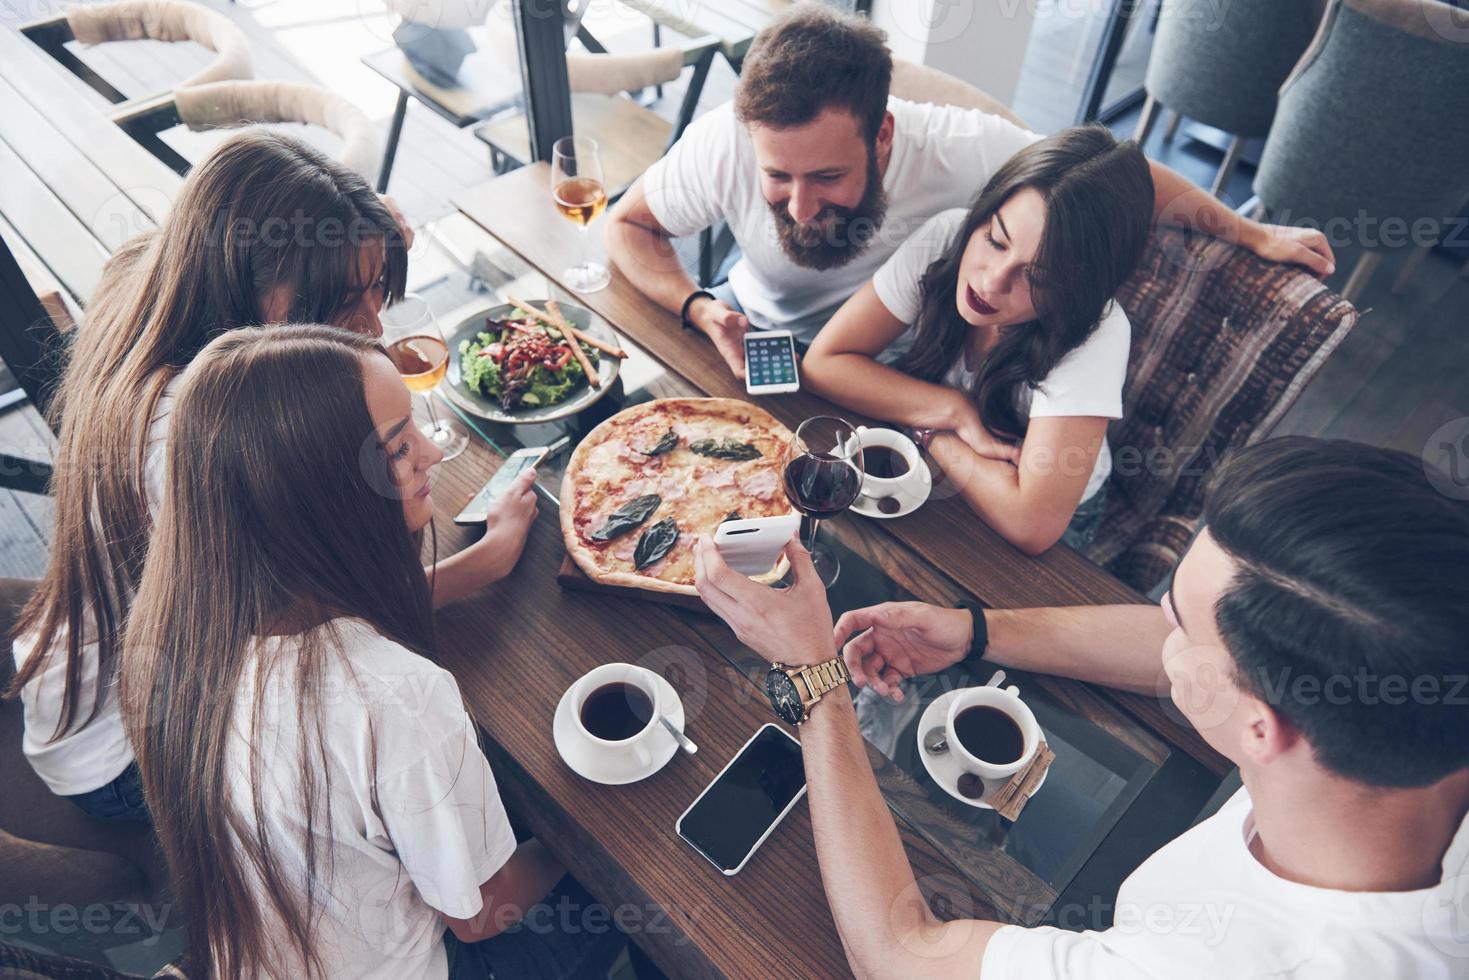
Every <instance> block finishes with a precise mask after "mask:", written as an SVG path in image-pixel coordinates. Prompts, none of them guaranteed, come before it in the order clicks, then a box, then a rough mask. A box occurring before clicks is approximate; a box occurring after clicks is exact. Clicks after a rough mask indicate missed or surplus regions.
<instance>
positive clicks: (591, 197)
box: [551, 136, 612, 293]
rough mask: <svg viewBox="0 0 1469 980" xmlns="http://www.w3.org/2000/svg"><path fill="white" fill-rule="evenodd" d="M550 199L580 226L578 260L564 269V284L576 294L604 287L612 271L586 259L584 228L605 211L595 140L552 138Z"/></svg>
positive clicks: (605, 187)
mask: <svg viewBox="0 0 1469 980" xmlns="http://www.w3.org/2000/svg"><path fill="white" fill-rule="evenodd" d="M551 198H552V200H554V201H555V202H556V210H558V211H560V212H561V214H562V216H563V217H565V218H566V219H567V220H568V221H571V222H573V223H575V224H576V226H577V227H578V228H580V229H581V253H582V261H581V262H579V263H577V264H576V265H574V266H572V267H571V268H569V269H567V270H566V272H565V273H564V277H565V281H566V285H568V286H570V287H571V288H572V289H574V290H576V291H577V292H578V293H595V292H596V291H597V290H599V289H605V288H606V287H607V284H608V283H609V282H611V281H612V274H611V273H609V272H608V271H607V267H606V266H605V265H602V264H601V263H600V262H593V261H592V260H591V259H588V258H586V254H587V232H588V228H589V227H590V225H591V223H592V222H593V221H596V220H597V218H598V217H599V216H600V215H601V214H602V212H603V211H605V210H607V185H606V182H605V181H604V180H603V178H602V157H601V155H600V154H599V153H598V151H597V141H596V140H594V139H588V138H587V137H585V136H563V137H561V138H560V139H559V140H557V141H556V143H555V145H554V146H553V147H552V148H551Z"/></svg>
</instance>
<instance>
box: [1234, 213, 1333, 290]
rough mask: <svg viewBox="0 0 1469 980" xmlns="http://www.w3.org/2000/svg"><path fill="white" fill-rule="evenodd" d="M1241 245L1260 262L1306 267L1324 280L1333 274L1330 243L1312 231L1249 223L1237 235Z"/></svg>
mask: <svg viewBox="0 0 1469 980" xmlns="http://www.w3.org/2000/svg"><path fill="white" fill-rule="evenodd" d="M1240 244H1242V245H1244V246H1245V247H1246V248H1248V249H1249V250H1250V251H1251V252H1254V253H1255V254H1256V255H1258V256H1260V258H1262V259H1268V260H1269V261H1271V262H1285V263H1290V264H1293V265H1301V266H1305V267H1306V268H1307V269H1309V270H1311V272H1313V273H1315V274H1316V275H1317V276H1318V277H1320V278H1323V279H1324V278H1325V277H1327V276H1329V275H1331V274H1332V273H1333V272H1335V271H1336V256H1335V255H1334V254H1332V251H1331V243H1330V242H1328V241H1327V240H1326V236H1325V235H1324V234H1322V233H1321V232H1320V231H1319V230H1318V229H1315V228H1298V227H1296V226H1294V225H1263V224H1261V223H1260V222H1258V221H1249V222H1247V223H1246V224H1245V226H1244V232H1243V234H1241V235H1240Z"/></svg>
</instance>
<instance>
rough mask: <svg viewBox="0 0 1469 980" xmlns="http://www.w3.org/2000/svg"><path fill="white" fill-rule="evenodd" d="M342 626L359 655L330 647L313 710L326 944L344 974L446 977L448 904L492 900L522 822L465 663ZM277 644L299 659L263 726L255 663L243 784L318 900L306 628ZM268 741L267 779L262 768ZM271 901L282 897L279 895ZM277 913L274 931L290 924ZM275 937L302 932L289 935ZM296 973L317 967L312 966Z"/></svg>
mask: <svg viewBox="0 0 1469 980" xmlns="http://www.w3.org/2000/svg"><path fill="white" fill-rule="evenodd" d="M330 625H332V626H335V627H336V628H337V630H339V632H340V636H341V647H340V650H341V652H342V654H343V655H344V657H345V659H343V657H329V658H328V659H327V664H328V666H327V667H326V668H325V670H324V676H323V682H322V686H321V690H322V691H323V692H324V696H323V697H322V698H321V699H319V700H318V701H315V702H313V703H310V704H308V705H307V707H306V711H307V713H308V714H307V718H308V721H307V722H306V723H307V724H313V725H314V724H317V723H319V724H320V726H321V731H322V736H323V738H324V740H325V745H326V747H327V763H326V764H327V768H328V770H329V772H330V777H331V778H330V786H331V797H330V799H331V823H330V824H329V825H323V824H322V823H321V814H320V813H319V812H318V813H317V814H315V815H314V817H313V819H314V820H315V821H316V823H315V826H314V833H315V834H316V844H317V847H318V859H317V869H318V874H323V875H325V874H326V873H327V870H326V869H327V868H328V867H330V877H329V878H326V879H325V880H323V881H321V883H320V884H321V887H320V888H318V889H317V897H318V901H319V902H322V903H324V906H325V907H324V910H323V914H322V915H321V918H320V920H319V931H318V938H317V939H316V942H315V944H314V945H315V949H316V950H317V951H318V952H319V954H320V956H321V958H322V964H323V966H324V967H325V968H326V974H327V975H328V976H331V977H354V978H383V980H389V978H391V980H399V978H420V977H422V978H442V977H446V976H447V975H448V960H447V956H446V953H445V950H444V943H443V934H444V929H445V928H446V926H445V923H444V920H443V919H442V918H441V917H440V915H439V913H443V914H444V915H448V916H452V917H454V918H458V919H466V918H471V917H473V916H475V915H477V914H478V913H479V912H480V911H481V910H482V909H483V901H482V899H481V897H480V892H479V886H480V884H481V883H482V882H484V881H487V880H488V879H489V878H490V877H491V876H492V875H494V874H495V872H497V871H499V870H500V868H501V867H503V866H504V864H505V862H506V861H508V860H509V859H510V857H511V855H513V854H514V853H515V847H516V844H515V835H514V833H513V832H512V831H511V829H510V821H509V819H508V817H507V816H506V814H505V808H504V805H503V804H502V803H501V801H500V795H499V792H498V791H497V789H496V787H495V777H494V775H493V774H492V773H491V772H490V766H489V763H488V762H487V761H486V759H485V757H484V755H483V754H482V753H481V751H480V748H479V743H478V741H477V739H476V735H475V729H474V726H473V724H472V723H471V722H470V720H469V716H468V715H467V714H466V713H465V710H464V702H463V699H462V698H461V696H460V693H459V687H458V685H457V684H456V683H455V682H454V678H453V676H452V675H450V674H449V672H448V671H446V670H444V669H442V668H441V667H438V666H436V665H434V664H433V663H431V662H430V661H428V660H426V659H425V658H423V657H420V656H418V655H417V654H415V653H413V652H412V651H410V650H408V649H407V648H405V647H403V646H400V645H399V644H397V643H394V642H392V641H391V640H388V639H386V638H384V637H383V636H381V635H379V634H378V633H377V632H375V631H374V630H373V629H372V628H371V627H370V626H368V625H367V624H366V623H363V622H361V621H358V620H348V619H338V620H334V621H333V623H332V624H330ZM262 643H263V644H272V645H273V646H271V647H265V646H262V649H267V650H279V651H280V654H281V655H283V656H284V657H285V658H286V659H285V661H284V662H283V663H281V666H280V668H279V669H278V670H276V671H275V672H273V673H272V675H271V677H270V680H269V687H268V690H267V694H266V697H265V699H264V701H265V708H264V714H263V716H262V720H261V726H260V728H258V729H255V730H253V731H252V729H251V727H250V725H251V705H252V704H253V700H254V697H255V690H256V686H257V685H258V684H259V683H260V677H259V672H258V669H256V670H247V671H246V674H245V677H244V679H243V681H242V684H241V687H240V690H239V692H238V697H237V699H236V701H235V708H234V711H235V714H234V732H233V737H232V739H231V741H230V743H229V745H228V747H227V750H226V765H227V768H228V773H227V785H229V786H230V787H232V793H233V798H232V804H233V805H234V807H235V809H236V811H237V812H238V813H239V814H240V815H241V816H242V817H243V818H244V820H245V822H246V823H247V824H248V825H249V826H250V827H251V829H252V830H253V829H254V827H255V824H254V802H253V798H252V796H251V794H250V792H249V790H250V789H251V788H252V787H253V788H254V789H255V790H256V791H257V792H259V793H260V794H261V795H262V798H263V799H264V803H265V807H266V821H267V830H268V832H269V835H270V837H271V840H272V847H273V851H274V853H275V854H276V855H277V856H278V858H279V859H280V861H281V862H282V867H283V870H284V874H285V878H286V880H287V881H300V882H302V883H303V888H302V891H301V893H300V894H301V896H302V897H303V898H304V895H305V890H304V881H305V867H306V862H305V858H304V853H303V851H302V850H301V838H300V833H301V827H302V813H303V808H304V805H305V804H304V801H303V800H302V798H301V795H300V789H299V781H300V776H301V764H300V761H299V751H298V747H297V741H296V740H297V738H298V734H299V732H300V726H301V725H302V724H303V722H302V719H301V716H300V713H299V710H298V707H297V704H296V699H295V697H294V689H295V688H294V677H295V666H296V661H295V659H294V657H293V656H292V654H293V653H294V652H295V651H296V650H299V639H298V638H294V637H293V638H289V639H285V638H272V639H269V640H265V641H262ZM255 666H256V667H257V668H258V666H259V662H258V661H257V662H256V664H255ZM369 732H371V733H372V734H371V735H369ZM372 738H375V753H374V743H373V741H371V740H370V739H372ZM252 741H253V742H255V744H256V746H257V749H258V752H259V758H260V767H261V768H260V781H259V784H258V785H257V784H256V783H255V782H254V781H253V780H252V779H251V775H250V764H249V758H250V754H249V749H250V745H251V743H252ZM314 751H315V750H313V752H314ZM313 765H315V762H314V761H313ZM317 775H318V779H319V780H320V779H321V777H322V776H324V775H325V774H323V773H317ZM317 785H318V788H321V787H322V786H324V785H325V782H324V781H319V782H318V784H317ZM374 785H376V790H377V806H376V808H375V807H374V805H373V795H372V791H373V787H374ZM327 849H330V857H329V858H328V857H327V855H326V854H325V853H324V852H325V851H326V850H327ZM259 907H260V908H262V909H264V908H266V905H265V902H264V899H263V897H262V899H261V902H260V905H259ZM267 922H268V925H267V929H268V930H270V929H279V928H280V927H279V926H278V925H275V924H274V923H273V922H272V921H271V920H269V919H267ZM272 946H273V947H274V948H276V949H281V950H284V949H287V948H289V946H290V944H289V942H288V940H287V938H286V936H285V934H284V933H282V934H281V936H280V937H279V939H278V940H277V941H275V942H274V943H272ZM297 965H298V966H299V964H297ZM288 975H292V976H304V975H305V974H304V968H302V969H299V970H296V969H293V970H291V971H290V973H289V974H288Z"/></svg>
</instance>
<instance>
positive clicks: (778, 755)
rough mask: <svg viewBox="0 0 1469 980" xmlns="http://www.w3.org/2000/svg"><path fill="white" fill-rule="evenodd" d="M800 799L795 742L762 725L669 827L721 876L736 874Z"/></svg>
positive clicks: (801, 772) (802, 769)
mask: <svg viewBox="0 0 1469 980" xmlns="http://www.w3.org/2000/svg"><path fill="white" fill-rule="evenodd" d="M805 795H806V766H805V764H804V762H803V761H802V758H801V743H800V742H797V741H796V740H795V739H794V738H792V737H791V736H790V735H788V734H786V733H785V732H784V731H782V730H781V729H780V728H779V727H778V726H776V725H762V726H761V727H760V730H759V731H757V732H756V733H755V734H754V735H752V736H751V737H750V740H749V741H748V742H746V743H745V745H744V747H743V748H741V749H740V750H739V752H737V753H736V754H735V757H734V758H733V759H731V760H730V762H729V765H727V766H725V767H724V770H723V771H722V772H721V773H720V774H719V775H718V776H715V777H714V781H713V782H712V783H710V784H709V785H708V786H707V787H705V789H704V792H702V793H700V794H699V798H698V799H696V800H695V801H694V802H693V804H692V805H691V806H690V807H689V808H688V809H687V810H685V811H684V812H683V816H681V817H679V818H678V822H677V823H676V824H674V830H676V831H678V836H680V837H682V838H683V839H684V840H686V841H688V842H689V843H690V844H691V845H693V848H694V850H696V851H698V852H699V853H700V854H702V855H704V857H706V858H708V859H709V862H710V863H711V864H713V865H714V866H715V867H716V868H718V869H719V870H720V872H722V873H723V874H726V875H736V874H739V873H740V870H741V869H743V868H744V866H745V864H746V863H747V862H748V861H749V860H750V857H751V856H752V855H753V854H754V853H755V850H756V849H757V848H758V847H759V846H760V845H761V844H763V843H765V838H767V837H769V836H770V834H771V831H773V830H775V828H776V826H777V825H778V824H779V823H780V822H781V821H782V820H784V819H785V815H786V814H787V813H790V812H791V809H792V808H794V807H795V805H796V804H797V803H798V802H800V799H801V797H803V796H805Z"/></svg>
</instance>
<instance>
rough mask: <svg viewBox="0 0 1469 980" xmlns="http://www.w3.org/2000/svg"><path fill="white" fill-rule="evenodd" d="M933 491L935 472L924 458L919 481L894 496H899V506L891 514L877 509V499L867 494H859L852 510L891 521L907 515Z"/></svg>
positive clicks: (919, 463) (920, 465) (919, 505)
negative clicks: (931, 470)
mask: <svg viewBox="0 0 1469 980" xmlns="http://www.w3.org/2000/svg"><path fill="white" fill-rule="evenodd" d="M932 492H933V474H932V473H931V472H929V469H928V464H927V463H925V462H924V461H923V460H921V459H920V460H919V461H918V482H917V485H915V486H912V487H907V486H905V487H903V488H902V489H900V490H899V491H898V492H896V493H894V494H893V496H894V497H896V498H897V500H898V503H899V505H900V506H899V508H898V510H896V511H895V512H893V513H891V514H884V513H883V512H882V511H880V510H878V509H877V501H876V500H873V499H872V498H871V497H869V496H867V495H866V494H858V495H857V500H856V502H855V503H853V504H852V510H854V511H856V512H857V513H859V514H861V515H862V516H863V517H873V518H876V519H877V520H879V521H890V520H892V519H893V518H895V517H906V516H908V515H909V514H911V513H913V512H914V511H915V510H917V509H918V508H919V507H922V506H923V504H924V501H926V500H928V495H929V494H930V493H932Z"/></svg>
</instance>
